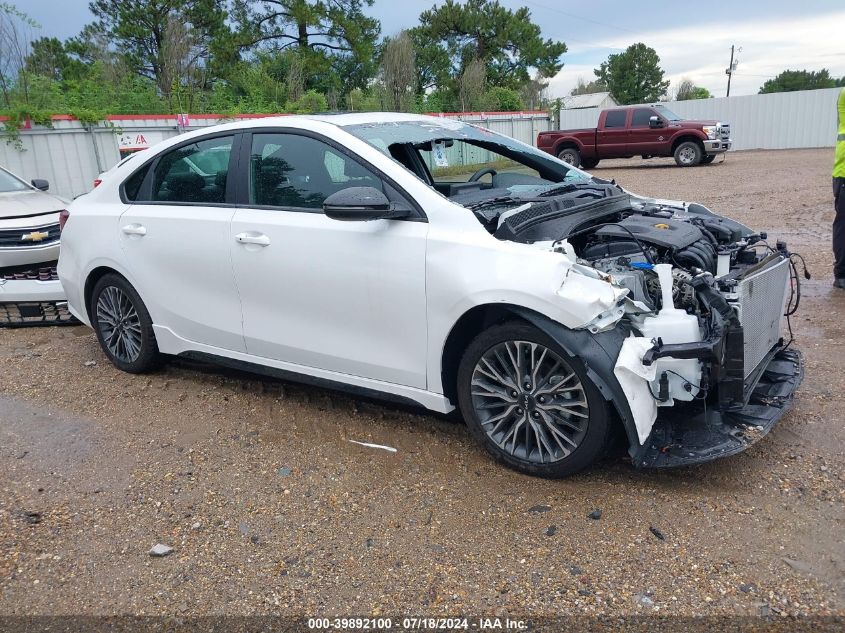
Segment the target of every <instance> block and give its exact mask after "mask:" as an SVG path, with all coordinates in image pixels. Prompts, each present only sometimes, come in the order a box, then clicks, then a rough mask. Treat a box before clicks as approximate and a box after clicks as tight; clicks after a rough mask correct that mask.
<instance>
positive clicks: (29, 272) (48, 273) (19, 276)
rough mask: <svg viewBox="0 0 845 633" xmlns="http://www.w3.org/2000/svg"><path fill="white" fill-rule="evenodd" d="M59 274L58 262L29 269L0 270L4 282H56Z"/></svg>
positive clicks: (0, 278) (0, 276) (0, 277)
mask: <svg viewBox="0 0 845 633" xmlns="http://www.w3.org/2000/svg"><path fill="white" fill-rule="evenodd" d="M58 278H59V273H58V272H57V271H56V262H52V263H47V264H41V265H38V266H31V267H28V268H7V269H5V270H0V280H2V281H56V280H58Z"/></svg>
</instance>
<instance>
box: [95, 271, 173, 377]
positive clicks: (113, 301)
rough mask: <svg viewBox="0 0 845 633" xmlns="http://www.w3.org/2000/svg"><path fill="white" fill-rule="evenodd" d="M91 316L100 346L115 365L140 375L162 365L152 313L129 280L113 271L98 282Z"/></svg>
mask: <svg viewBox="0 0 845 633" xmlns="http://www.w3.org/2000/svg"><path fill="white" fill-rule="evenodd" d="M90 316H91V325H92V326H93V328H94V332H96V334H97V340H98V341H99V342H100V347H102V348H103V352H105V354H106V356H108V358H109V360H110V361H111V362H112V364H113V365H114V366H115V367H117V368H118V369H121V370H123V371H125V372H128V373H130V374H141V373H144V372H148V371H152V370H154V369H156V368H157V367H158V366H159V365H160V363H161V357H160V355H159V351H158V343H156V337H155V333H154V332H153V321H152V319H151V318H150V313H149V312H147V308H146V306H145V305H144V302H143V301H141V297H140V296H139V295H138V293H137V292H136V291H135V289H134V288H133V287H132V284H130V283H129V282H128V281H126V279H124V278H123V277H121V276H120V275H117V274H113V273H112V274H108V275H104V276H103V277H101V278H100V279H99V280H98V281H97V283H96V285H95V286H94V290H93V292H92V293H91V307H90Z"/></svg>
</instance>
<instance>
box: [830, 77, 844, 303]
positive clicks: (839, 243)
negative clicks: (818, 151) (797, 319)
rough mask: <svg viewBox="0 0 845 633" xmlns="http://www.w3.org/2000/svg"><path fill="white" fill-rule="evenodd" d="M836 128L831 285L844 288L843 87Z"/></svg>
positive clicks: (838, 105)
mask: <svg viewBox="0 0 845 633" xmlns="http://www.w3.org/2000/svg"><path fill="white" fill-rule="evenodd" d="M837 113H838V118H837V121H838V130H837V133H836V134H837V135H836V158H835V159H834V161H833V206H834V208H835V209H836V217H835V218H834V219H833V257H834V259H835V260H836V262H835V264H834V265H833V285H834V286H836V287H837V288H842V289H843V290H845V88H843V89H842V90H841V91H840V93H839V101H838V102H837Z"/></svg>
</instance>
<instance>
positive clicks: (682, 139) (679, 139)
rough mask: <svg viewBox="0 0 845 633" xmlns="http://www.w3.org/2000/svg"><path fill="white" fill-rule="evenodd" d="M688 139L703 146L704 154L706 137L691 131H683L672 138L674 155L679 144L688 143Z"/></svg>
mask: <svg viewBox="0 0 845 633" xmlns="http://www.w3.org/2000/svg"><path fill="white" fill-rule="evenodd" d="M687 141H693V142H695V143H698V145H699V147H701V152H702V155H703V154H704V139H702V138H701V137H700V136H696V135H695V134H692V133H691V132H682V133H680V134H678V136H676V137H675V138H674V139H673V140H672V155H673V156H674V154H675V150H676V149H678V145H680V144H681V143H686V142H687Z"/></svg>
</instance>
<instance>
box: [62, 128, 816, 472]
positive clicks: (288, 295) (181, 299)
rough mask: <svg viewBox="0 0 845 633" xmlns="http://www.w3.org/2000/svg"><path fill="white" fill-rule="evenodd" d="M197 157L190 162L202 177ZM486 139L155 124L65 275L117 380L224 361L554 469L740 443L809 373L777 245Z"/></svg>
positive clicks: (99, 197) (87, 200) (434, 132)
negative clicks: (615, 455)
mask: <svg viewBox="0 0 845 633" xmlns="http://www.w3.org/2000/svg"><path fill="white" fill-rule="evenodd" d="M200 172H201V173H200ZM763 238H764V236H763V235H761V234H756V233H753V232H752V231H751V230H750V229H748V228H746V227H744V226H742V225H741V224H739V223H737V222H733V221H731V220H729V219H726V218H722V217H720V216H717V215H715V214H713V213H711V212H710V211H708V210H707V209H706V208H704V207H702V206H701V205H696V204H686V203H673V202H667V201H660V200H654V199H645V198H641V197H637V196H635V195H632V194H630V193H628V192H626V191H624V190H623V189H621V188H620V187H618V186H617V185H615V184H614V183H612V182H608V181H604V180H601V179H597V178H593V177H591V176H590V175H589V174H587V173H585V172H582V171H579V170H578V169H575V168H573V167H571V166H569V165H567V164H565V163H563V162H562V161H560V160H558V159H556V158H554V157H551V156H549V155H548V154H546V153H544V152H540V151H538V150H537V149H535V148H533V147H531V146H529V145H525V144H523V143H519V142H517V141H514V140H513V139H510V138H508V137H505V136H501V135H499V134H495V133H493V132H491V131H489V130H487V129H484V128H480V127H475V126H472V125H468V124H465V123H461V122H457V121H452V120H449V119H445V118H433V117H424V116H416V115H409V114H387V113H368V114H347V115H327V116H314V117H280V118H268V119H262V120H261V121H244V122H238V123H232V124H226V125H221V126H217V127H214V128H208V129H204V130H201V131H196V132H191V133H189V134H185V135H182V136H179V137H176V138H173V139H169V140H168V141H165V142H164V143H162V144H160V145H158V146H156V147H155V148H153V149H151V150H149V151H147V152H145V153H144V155H142V156H136V157H132V158H131V159H130V160H128V161H126V162H125V163H124V164H122V165H121V166H120V167H119V168H118V169H117V170H116V171H115V172H114V173H113V175H112V176H111V177H110V178H108V179H107V180H105V181H104V182H103V183H102V184H101V185H100V186H99V187H97V188H96V189H95V190H94V191H92V192H91V193H89V194H88V195H86V196H84V197H82V198H79V199H77V200H76V201H75V202H74V203H73V204H72V205H71V208H70V217H69V219H68V222H67V224H66V226H65V227H64V232H63V235H62V240H63V242H62V253H61V258H60V261H59V276H60V278H61V280H62V283H63V285H64V288H65V291H66V293H67V298H68V302H69V306H70V310H71V312H72V313H73V314H74V315H75V316H76V317H77V318H79V319H80V320H82V321H83V322H85V323H86V324H89V325H90V326H91V327H93V328H94V330H95V332H96V334H97V337H98V339H99V341H100V344H101V345H102V348H103V350H104V352H105V354H106V355H107V356H108V358H109V359H110V360H111V361H112V362H113V363H114V364H115V365H116V366H117V367H119V368H121V369H123V370H125V371H128V372H146V371H150V370H152V369H154V368H155V367H156V366H157V365H158V363H159V362H160V361H161V359H162V355H178V356H185V357H190V358H194V359H204V360H208V361H214V362H218V363H220V364H222V365H227V366H233V367H238V368H242V369H244V368H245V369H249V370H252V371H256V372H261V373H264V374H270V375H274V376H280V377H283V378H295V379H298V380H302V381H309V382H313V383H317V384H320V385H327V386H334V387H339V388H345V389H350V390H353V391H357V392H359V393H366V394H378V395H380V396H383V397H387V398H393V399H398V400H402V401H405V402H409V401H410V402H413V403H416V404H419V405H422V406H424V407H427V408H428V409H431V410H434V411H438V412H449V411H451V410H453V409H454V408H456V407H458V408H460V411H461V413H462V414H463V417H464V419H465V420H466V422H467V424H468V425H469V428H470V429H471V430H472V432H473V433H474V435H476V436H477V437H478V439H479V440H480V441H481V442H482V444H483V445H484V446H485V447H486V448H487V449H488V450H489V451H490V452H491V453H492V454H493V455H494V456H496V457H497V458H498V459H500V460H501V461H503V462H504V463H506V464H508V465H509V466H511V467H514V468H516V469H519V470H521V471H523V472H526V473H531V474H535V475H541V476H546V477H561V476H565V475H569V474H571V473H574V472H576V471H578V470H581V469H583V468H585V467H586V466H588V465H589V464H591V463H592V462H593V461H594V460H596V459H597V458H598V457H599V456H600V455H601V454H602V452H603V451H604V449H605V448H606V447H607V445H608V443H609V440H610V437H611V436H612V434H613V432H614V431H615V430H616V429H618V430H620V431H622V432H624V433H625V434H626V436H627V440H628V444H629V453H630V455H631V458H632V461H633V463H634V464H635V465H637V466H644V467H661V466H674V465H681V464H689V463H695V462H699V461H706V460H709V459H714V458H716V457H720V456H724V455H729V454H732V453H736V452H738V451H740V450H742V449H744V448H745V447H747V446H748V445H749V444H750V443H751V442H752V441H754V440H755V439H757V438H759V437H761V436H762V435H764V434H765V433H766V432H767V431H768V430H769V429H770V428H771V427H772V425H773V424H774V423H775V421H777V420H778V419H779V418H780V417H781V416H782V414H783V412H784V411H785V410H786V408H787V406H788V405H789V403H790V402H791V400H792V394H793V393H794V391H795V389H796V388H797V386H798V384H799V382H800V380H801V378H802V376H803V364H802V359H801V355H800V354H799V353H798V352H797V351H795V350H792V349H788V348H787V347H788V346H787V345H785V344H784V341H783V339H782V338H781V325H782V319H783V315H784V312H785V307H787V306H786V304H787V303H789V304H790V305H792V304H793V303H794V294H795V293H794V292H793V293H791V294H790V296H792V297H793V300H792V301H789V302H788V301H787V294H788V293H787V289H788V288H789V282H790V278H791V277H794V273H795V270H796V269H795V266H794V265H793V264H792V256H791V255H790V254H789V253H788V251H786V248H785V246H781V245H778V248H776V249H771V248H767V244H766V242H765V240H764V239H763Z"/></svg>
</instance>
